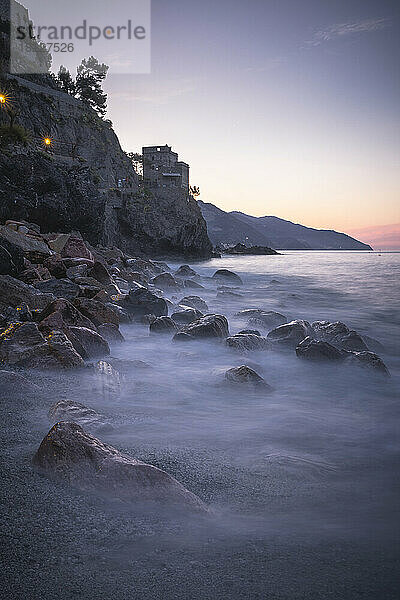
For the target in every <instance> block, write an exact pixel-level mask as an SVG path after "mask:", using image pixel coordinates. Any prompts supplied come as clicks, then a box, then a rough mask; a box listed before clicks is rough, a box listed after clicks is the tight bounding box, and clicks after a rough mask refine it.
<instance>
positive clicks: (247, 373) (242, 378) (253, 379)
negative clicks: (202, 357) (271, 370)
mask: <svg viewBox="0 0 400 600" xmlns="http://www.w3.org/2000/svg"><path fill="white" fill-rule="evenodd" d="M225 379H226V380H227V381H229V383H235V384H238V383H239V384H246V385H249V384H250V385H253V386H259V387H263V388H264V389H265V388H268V389H270V390H271V389H272V388H271V387H270V386H269V385H268V384H267V382H266V381H265V380H264V379H263V378H262V377H261V376H260V375H259V374H258V373H256V372H255V371H254V370H253V369H251V368H250V367H248V366H247V365H242V366H241V367H233V368H232V369H229V370H228V371H227V372H226V373H225Z"/></svg>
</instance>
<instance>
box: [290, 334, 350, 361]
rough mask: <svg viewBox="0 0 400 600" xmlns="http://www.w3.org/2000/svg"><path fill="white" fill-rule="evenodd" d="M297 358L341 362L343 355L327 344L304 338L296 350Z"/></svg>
mask: <svg viewBox="0 0 400 600" xmlns="http://www.w3.org/2000/svg"><path fill="white" fill-rule="evenodd" d="M296 354H297V356H298V357H299V358H305V359H307V360H312V361H342V360H343V354H342V353H341V352H340V350H338V349H337V348H335V346H332V345H331V344H329V343H328V342H322V341H320V340H313V339H312V338H310V337H306V338H305V339H304V340H303V341H302V342H300V344H299V345H298V346H297V348H296Z"/></svg>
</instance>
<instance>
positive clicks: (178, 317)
mask: <svg viewBox="0 0 400 600" xmlns="http://www.w3.org/2000/svg"><path fill="white" fill-rule="evenodd" d="M201 317H204V315H203V313H202V312H200V311H199V310H196V309H195V308H187V309H185V310H181V311H178V312H176V313H174V314H173V315H172V316H171V319H172V320H173V321H175V323H178V325H187V324H188V323H193V322H194V321H197V320H198V319H201Z"/></svg>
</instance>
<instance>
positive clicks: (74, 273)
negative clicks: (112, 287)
mask: <svg viewBox="0 0 400 600" xmlns="http://www.w3.org/2000/svg"><path fill="white" fill-rule="evenodd" d="M88 271H89V266H88V265H87V264H86V263H84V264H80V265H75V266H74V267H68V269H67V270H66V273H67V277H68V278H69V279H72V281H75V279H76V278H77V277H86V276H87V274H88Z"/></svg>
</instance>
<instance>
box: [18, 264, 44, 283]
mask: <svg viewBox="0 0 400 600" xmlns="http://www.w3.org/2000/svg"><path fill="white" fill-rule="evenodd" d="M18 279H20V280H21V281H23V282H24V283H28V284H29V285H32V284H33V283H36V282H38V281H45V280H47V279H51V273H50V271H49V270H48V269H47V268H46V267H45V266H44V265H30V266H29V267H28V268H27V269H24V270H23V271H21V273H20V274H19V275H18Z"/></svg>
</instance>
